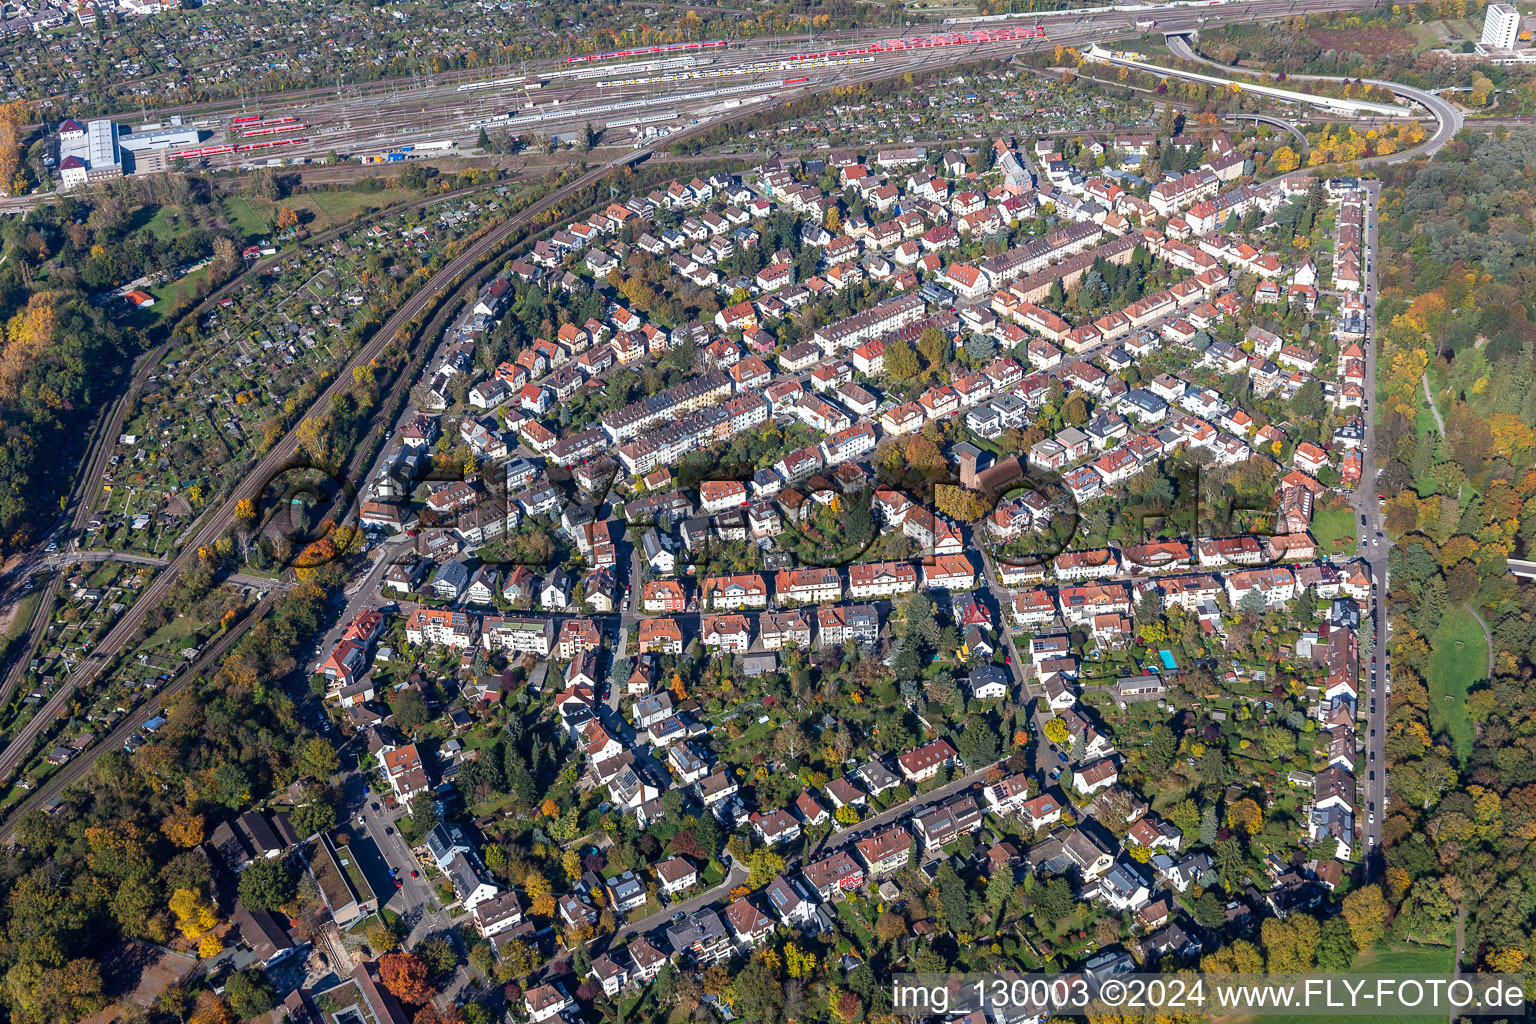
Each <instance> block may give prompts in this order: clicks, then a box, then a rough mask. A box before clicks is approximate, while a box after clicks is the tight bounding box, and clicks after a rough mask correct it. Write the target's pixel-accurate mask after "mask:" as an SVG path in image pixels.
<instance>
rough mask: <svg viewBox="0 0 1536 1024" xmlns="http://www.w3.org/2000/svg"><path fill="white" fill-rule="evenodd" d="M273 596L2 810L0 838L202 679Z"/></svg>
mask: <svg viewBox="0 0 1536 1024" xmlns="http://www.w3.org/2000/svg"><path fill="white" fill-rule="evenodd" d="M273 597H274V595H272V594H268V595H267V596H266V597H265V598H263V599H262V600H261V601H260V602H259V603H258V604H257V605H256V607H254V608H252V609H251V611H250V613H249V614H247V615H246V616H245V618H243V619H241V620H240V621H239V622H238V623H236V624H235V626H234V627H233V628H232V629H230V630H229V632H227V633H225V634H224V635H223V636H221V637H219V638H218V639H217V640H215V641H214V642H213V643H212V644H210V645H208V647H207V648H205V649H204V650H203V653H202V654H200V655H198V657H197V660H196V661H194V662H192V663H191V664H190V665H188V666H187V667H186V668H185V669H183V670H182V674H181V676H180V677H179V678H177V679H176V680H174V681H173V682H172V683H171V684H170V685H169V686H167V687H166V688H165V689H163V690H161V691H160V692H159V693H158V694H156V695H155V696H154V697H153V698H151V699H149V700H146V701H144V702H143V703H142V704H140V705H139V706H138V707H137V708H135V709H134V710H133V711H130V712H129V713H128V714H127V715H126V716H124V718H123V719H122V720H121V721H120V722H118V724H117V726H116V728H114V729H113V730H112V731H111V732H109V733H107V734H106V735H105V736H104V737H102V738H101V739H99V740H98V741H97V742H96V743H94V744H92V745H91V747H90V748H89V749H88V750H86V751H85V752H84V753H82V754H79V755H77V756H76V757H75V759H74V760H73V761H70V762H69V763H68V764H67V765H65V766H64V767H63V768H62V769H60V770H59V771H58V772H56V773H55V774H54V775H53V776H52V777H51V778H50V779H49V780H48V781H47V782H46V783H44V784H43V785H42V786H41V787H39V788H38V789H37V790H36V791H35V792H33V793H30V794H28V795H27V797H26V798H25V799H24V800H22V801H21V802H20V803H18V804H16V805H15V806H14V807H12V808H11V809H10V810H9V811H7V812H6V813H5V820H4V824H3V825H0V840H3V841H5V842H9V841H10V838H11V832H12V830H13V829H14V827H15V824H16V822H17V821H18V820H19V819H20V818H21V816H22V815H23V814H25V813H27V812H28V811H30V810H33V809H34V808H47V807H51V806H52V805H53V804H54V803H55V802H57V801H58V799H59V797H60V795H61V794H63V792H64V790H65V789H66V788H68V787H69V786H70V785H71V784H73V783H74V782H76V781H78V780H79V779H81V778H83V777H84V776H85V774H86V773H87V772H88V771H90V770H91V766H92V765H93V764H95V762H96V759H97V758H98V757H100V756H101V755H102V754H103V753H104V752H105V751H108V750H117V749H119V748H120V747H122V745H123V744H124V743H125V742H126V741H127V740H128V738H129V737H130V736H132V735H133V734H134V733H136V732H138V731H139V727H140V726H142V725H143V724H144V723H145V722H146V721H148V720H149V718H150V716H151V715H152V714H154V713H156V712H157V711H159V710H160V709H162V708H164V707H165V706H166V703H167V701H169V699H170V698H171V697H172V696H173V695H175V694H176V693H178V692H180V691H181V690H182V689H184V688H185V687H186V686H187V685H188V684H189V683H191V682H192V681H193V680H194V679H199V678H203V677H204V676H206V675H207V674H209V673H211V672H212V671H213V669H214V667H215V666H217V665H218V663H219V660H220V659H221V658H223V657H224V655H225V653H227V652H228V651H229V649H230V648H232V647H233V646H234V645H235V644H236V643H237V642H238V641H239V640H240V638H241V637H242V636H244V635H245V631H246V630H247V629H249V628H250V627H251V626H253V625H255V624H256V623H257V622H260V621H261V619H262V618H263V617H264V616H265V615H266V614H267V612H268V611H270V610H271V608H272V601H273Z"/></svg>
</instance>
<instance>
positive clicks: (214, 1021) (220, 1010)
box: [187, 989, 235, 1024]
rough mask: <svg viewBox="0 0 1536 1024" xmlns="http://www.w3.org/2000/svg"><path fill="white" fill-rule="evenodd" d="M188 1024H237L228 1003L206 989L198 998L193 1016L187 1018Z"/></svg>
mask: <svg viewBox="0 0 1536 1024" xmlns="http://www.w3.org/2000/svg"><path fill="white" fill-rule="evenodd" d="M187 1024H235V1014H234V1011H233V1010H231V1009H230V1008H229V1004H228V1003H226V1002H225V1001H224V1000H222V999H220V998H219V997H218V996H217V995H215V994H214V993H213V992H212V991H209V990H207V989H204V990H203V992H201V993H200V994H199V995H198V997H197V1005H196V1006H195V1007H193V1009H192V1016H191V1017H188V1018H187Z"/></svg>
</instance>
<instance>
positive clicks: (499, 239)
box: [0, 0, 1369, 803]
mask: <svg viewBox="0 0 1536 1024" xmlns="http://www.w3.org/2000/svg"><path fill="white" fill-rule="evenodd" d="M1361 6H1369V3H1365V2H1362V0H1332V7H1331V8H1330V9H1354V8H1358V7H1361ZM1297 9H1298V2H1297V0H1256V2H1254V3H1250V4H1247V5H1244V6H1243V7H1241V8H1237V7H1233V8H1223V9H1221V12H1222V14H1223V15H1231V16H1233V20H1252V19H1253V18H1254V17H1261V16H1279V15H1283V14H1285V13H1287V12H1290V11H1295V10H1297ZM1304 9H1309V10H1316V9H1318V6H1310V5H1309V6H1308V7H1307V8H1304ZM1239 11H1241V13H1242V15H1243V17H1242V18H1237V17H1236V15H1237V14H1238V12H1239ZM1118 17H1119V19H1120V20H1125V16H1124V15H1118ZM1104 30H1105V26H1103V25H1100V24H1098V23H1097V21H1094V22H1092V23H1091V24H1088V25H1084V26H1082V27H1081V28H1079V29H1077V30H1076V31H1073V32H1070V33H1067V34H1065V37H1063V36H1062V35H1058V36H1057V38H1055V39H1051V40H1048V41H1046V42H1044V43H1036V44H1032V45H1036V46H1038V45H1054V44H1055V43H1057V42H1071V41H1074V40H1079V39H1087V38H1091V37H1097V36H1100V35H1102V34H1103V32H1104ZM981 49H982V48H980V47H978V48H975V49H973V50H972V51H971V52H969V53H967V54H965V55H964V59H966V60H974V59H981V58H983V57H985V56H990V55H991V54H990V53H986V54H983V53H981V52H980V50H981ZM1008 49H1009V50H1010V51H1013V50H1016V49H1017V44H1016V43H1010V44H1008ZM919 63H922V62H919ZM910 64H911V58H907V59H904V60H901V61H897V62H896V63H895V64H892V65H883V66H878V67H875V68H871V69H870V70H869V71H867V72H865V73H862V74H858V75H852V76H847V77H843V76H839V77H838V78H835V79H833V80H832V81H830V82H819V83H811V84H808V85H806V86H802V87H797V88H795V89H792V90H789V93H788V94H789V95H796V96H799V95H809V94H813V93H815V92H819V91H825V90H826V89H830V88H832V87H834V86H840V85H847V84H852V83H855V82H863V81H875V80H879V79H884V78H890V77H894V76H896V75H899V74H902V73H904V72H905V71H907V70H910V69H911V68H910ZM759 109H760V108H758V107H746V108H743V109H742V110H741V112H740V113H737V114H734V115H732V116H730V117H721V118H710V119H706V120H704V121H702V122H701V123H700V124H698V125H694V126H691V127H689V128H687V129H684V130H683V131H680V132H676V133H674V134H672V135H671V136H669V137H668V138H667V139H666V140H665V142H666V144H667V145H668V146H671V145H674V144H676V143H679V142H683V141H687V139H688V138H690V137H691V136H693V135H695V134H702V133H704V132H707V131H710V130H713V129H715V128H717V127H719V126H720V125H721V124H724V123H728V122H729V121H731V120H733V119H735V118H737V117H740V116H743V115H746V114H753V113H756V112H757V111H758V110H759ZM577 116H580V115H579V114H578V115H577ZM659 145H660V143H655V144H652V145H651V146H648V147H645V148H643V149H639V150H636V151H634V152H633V153H629V154H625V155H622V156H619V157H616V158H614V159H613V160H610V161H608V162H607V163H605V164H603V165H601V166H599V167H597V168H594V169H593V170H590V171H588V172H586V173H585V174H583V175H581V176H580V177H578V178H576V179H574V180H573V181H571V182H569V183H567V184H566V185H564V186H562V187H561V188H559V189H556V190H555V191H554V192H551V193H550V194H549V195H547V196H544V197H542V198H541V199H539V200H537V201H535V202H534V203H533V204H531V205H530V206H529V207H528V208H527V209H525V210H523V211H522V212H520V213H519V214H517V215H516V216H514V217H513V218H511V219H510V220H508V221H507V223H505V224H503V225H501V226H499V227H498V228H496V229H494V230H493V231H491V232H489V233H487V234H486V235H485V236H484V237H483V238H481V239H479V240H478V241H476V242H475V243H473V244H472V245H471V246H470V247H469V248H468V249H466V250H465V251H464V252H462V253H460V254H459V255H458V256H457V257H455V258H454V259H453V260H452V261H451V262H450V263H449V264H448V265H447V266H445V267H444V268H443V269H442V270H440V271H439V272H438V275H437V278H436V279H435V280H443V281H447V282H449V287H452V288H454V289H457V288H459V287H461V286H462V285H463V283H464V278H465V275H473V274H474V273H476V272H477V271H478V269H479V268H480V267H481V265H482V264H483V263H484V261H485V260H486V259H488V258H489V257H490V255H491V254H492V253H493V252H496V251H499V250H500V249H501V248H502V247H503V246H505V245H506V243H507V242H508V240H509V239H510V238H511V237H512V236H513V235H514V233H516V232H520V231H522V230H524V229H525V228H527V227H528V226H529V225H530V224H532V223H533V222H534V221H535V220H536V219H537V218H538V217H540V216H542V215H543V214H545V213H547V212H549V211H551V210H554V209H556V208H557V207H558V206H559V205H560V204H561V203H563V202H564V201H565V200H567V199H569V198H572V197H574V196H576V195H577V194H579V193H580V192H581V191H582V190H583V189H585V188H586V187H587V186H589V185H592V184H594V183H596V182H598V181H600V180H602V179H603V178H605V177H607V176H608V175H610V174H613V173H616V172H618V171H621V170H623V169H624V168H626V167H632V166H633V165H635V164H638V163H640V162H643V161H644V160H646V159H648V158H649V157H650V156H651V155H652V154H653V153H654V151H655V150H656V149H657V148H658V147H659ZM446 297H447V296H446V294H445V292H444V289H443V288H441V287H437V288H434V287H431V286H430V285H429V286H427V287H424V288H423V289H422V290H421V291H419V292H418V293H417V294H416V295H414V296H412V297H411V298H410V299H408V300H407V301H406V302H405V303H404V304H403V305H402V306H401V308H400V309H399V310H398V311H397V312H396V313H395V314H394V316H392V317H390V319H389V320H388V321H386V323H385V324H384V325H383V326H382V327H381V328H380V329H379V330H378V331H377V332H376V333H375V335H374V337H373V339H372V340H370V341H369V342H368V343H367V344H365V345H364V346H363V347H362V348H361V349H360V350H359V351H358V352H357V353H356V354H355V355H354V356H353V357H352V359H351V360H350V361H349V362H348V364H347V365H346V366H345V367H344V368H343V369H342V370H341V371H340V372H339V373H338V374H337V375H336V376H335V378H334V379H333V382H332V383H331V385H330V386H329V387H327V388H326V389H325V391H324V392H322V393H321V394H320V395H319V396H318V397H317V398H316V399H315V401H314V402H313V403H312V404H311V405H310V407H309V409H308V410H306V417H307V415H308V414H309V413H312V412H313V411H314V410H316V409H324V408H326V407H328V405H329V402H330V400H331V398H332V397H333V396H334V395H336V394H338V393H339V392H340V390H341V389H342V388H343V386H344V385H345V383H346V382H347V381H349V380H350V379H351V376H352V374H351V373H350V372H349V371H351V370H352V369H353V368H355V367H358V366H362V365H365V364H366V363H368V362H370V361H371V360H373V359H374V358H375V357H376V356H378V355H379V354H380V353H381V352H382V351H383V350H384V349H385V348H386V347H387V346H388V345H389V344H390V343H392V342H393V341H394V340H396V337H397V335H399V334H400V333H401V332H402V331H403V329H404V328H405V326H406V325H407V324H409V323H410V322H412V321H413V320H414V319H415V318H416V317H417V316H419V315H420V314H421V313H422V312H424V311H425V310H426V309H427V308H428V306H429V305H430V304H431V303H433V302H435V301H439V300H440V299H444V298H446ZM302 422H303V419H302V418H301V419H300V420H299V421H298V422H297V423H295V425H294V427H293V428H292V429H290V430H289V431H288V432H287V434H285V435H284V436H283V438H282V439H280V441H279V442H278V443H277V444H276V445H274V446H273V448H272V451H271V453H270V454H268V455H267V456H266V457H264V458H263V459H261V460H259V461H258V462H257V463H256V464H255V465H254V466H252V467H250V469H249V470H248V471H247V472H246V473H245V475H244V476H243V477H242V479H241V481H240V483H239V484H237V485H236V487H235V488H234V489H233V491H232V493H231V494H230V495H229V496H228V497H227V499H226V500H225V502H224V503H223V504H222V505H220V506H218V507H217V508H216V509H214V510H211V511H210V512H209V513H207V514H206V519H205V521H204V522H203V524H202V525H201V526H200V527H198V528H197V530H196V532H195V533H194V534H193V536H192V537H190V538H189V539H188V542H187V543H186V544H185V545H184V546H183V547H182V549H181V551H180V553H179V554H178V555H176V557H175V558H174V559H173V560H172V561H171V563H170V564H169V566H167V569H166V571H164V572H162V573H161V574H160V575H159V576H157V577H156V579H155V580H154V581H153V582H152V583H150V584H149V586H147V587H146V588H145V590H144V592H143V593H142V594H141V595H140V597H139V599H138V600H137V601H136V602H135V603H134V605H133V606H132V608H130V609H129V610H128V611H127V612H126V613H125V614H124V616H123V618H122V619H121V620H120V621H119V622H118V623H117V625H115V626H114V627H113V628H112V629H111V630H110V631H109V632H108V633H107V635H106V636H105V637H104V638H103V639H102V641H101V642H100V643H99V644H98V645H97V648H96V651H95V652H93V655H92V657H91V658H90V659H88V660H89V661H93V662H96V663H97V664H94V665H91V666H90V667H82V668H80V669H77V670H76V671H75V672H73V673H71V674H70V676H69V677H68V678H66V679H65V681H64V682H63V683H62V684H60V686H59V688H58V689H57V690H56V691H55V693H54V695H53V696H52V697H51V698H50V699H49V700H48V701H47V703H46V704H45V705H44V706H43V707H42V708H40V709H39V710H38V712H37V713H36V714H35V715H34V716H33V718H32V719H31V720H30V721H29V722H28V723H27V724H26V726H24V727H23V729H22V730H21V732H20V733H18V735H17V736H16V738H15V739H14V740H13V741H12V742H11V743H10V744H9V745H8V746H6V747H5V748H4V750H3V751H0V778H4V779H10V778H12V777H13V776H14V774H15V772H16V771H17V770H18V768H19V767H20V765H21V764H22V763H24V761H25V759H26V758H27V757H29V756H30V755H31V753H32V750H33V748H34V747H35V745H36V742H37V739H38V737H39V736H40V735H42V733H43V731H44V730H45V729H47V728H48V727H49V726H50V725H51V723H52V722H54V721H55V720H56V719H57V717H58V715H59V713H60V711H62V710H63V708H64V707H65V706H66V705H67V703H68V701H69V699H70V698H71V697H72V696H73V694H74V693H75V691H76V690H78V689H79V688H81V687H83V686H88V685H90V684H91V683H92V682H94V681H95V679H96V678H97V677H98V676H99V674H100V672H101V670H102V666H104V665H105V664H106V663H107V662H108V661H109V660H110V659H111V658H112V657H113V656H115V655H116V654H117V653H118V652H119V651H121V650H122V648H123V647H124V646H125V644H126V643H127V641H128V640H129V639H130V638H131V636H132V635H133V633H134V632H135V630H136V629H137V628H138V625H139V623H141V622H142V620H143V617H144V615H145V614H147V613H148V610H149V609H151V608H153V607H155V605H156V604H157V603H158V602H159V601H160V600H161V599H162V598H163V597H164V596H165V595H166V593H167V592H168V591H169V589H170V587H171V585H172V584H173V583H174V581H175V580H176V579H177V578H178V577H179V575H180V573H181V572H182V570H184V569H185V568H186V567H187V565H188V564H189V562H190V560H191V559H192V558H194V557H195V555H196V551H197V549H198V548H199V547H201V546H202V545H204V544H209V543H212V542H213V541H214V540H216V539H217V538H218V537H219V536H220V535H221V534H222V532H223V530H224V528H225V526H226V524H227V523H228V522H229V521H230V520H231V518H232V516H233V512H234V508H235V506H236V505H237V504H238V503H239V502H240V501H241V500H243V499H245V498H252V499H259V497H260V494H261V492H262V491H263V490H264V489H265V487H266V486H267V484H268V483H269V482H270V480H271V479H272V478H273V475H274V474H276V473H277V472H279V471H280V470H281V469H282V468H284V467H285V466H286V465H287V464H288V462H289V459H290V455H291V453H292V452H293V451H295V450H296V449H297V447H298V437H299V428H300V426H301V425H302ZM77 514H78V513H77ZM266 600H270V598H268V599H266ZM268 607H269V606H268ZM265 610H266V609H265V608H263V607H262V606H260V605H258V608H257V610H256V612H253V614H252V615H250V616H248V617H247V618H246V619H245V620H242V621H243V622H246V623H249V622H253V621H255V620H256V619H257V618H258V617H259V614H264V613H265ZM229 643H230V644H232V643H233V640H232V639H230V640H229ZM228 646H229V644H224V645H216V647H217V649H218V650H220V651H223V650H227V649H228ZM213 650H214V648H210V651H205V652H204V653H205V655H206V654H208V653H210V652H211V651H213ZM199 660H200V661H201V659H199ZM188 678H190V674H189V676H188ZM95 756H96V755H92V756H91V757H82V758H78V759H77V762H79V763H80V764H81V767H80V768H79V769H78V771H81V772H83V771H84V770H85V766H86V765H88V764H90V763H91V761H93V760H94V757H95ZM62 774H63V773H61V775H62ZM64 784H65V785H67V782H66V783H64ZM45 788H46V787H45ZM59 791H60V792H62V786H61V787H60V790H59ZM40 792H41V791H40ZM29 799H30V798H29ZM23 803H25V801H24V802H23Z"/></svg>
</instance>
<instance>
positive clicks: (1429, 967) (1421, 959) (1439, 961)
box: [1222, 946, 1454, 1024]
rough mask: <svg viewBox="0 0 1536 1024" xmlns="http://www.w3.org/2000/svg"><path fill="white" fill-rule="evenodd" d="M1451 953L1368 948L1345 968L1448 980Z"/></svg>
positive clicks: (1386, 1017)
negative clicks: (1350, 965) (1351, 965)
mask: <svg viewBox="0 0 1536 1024" xmlns="http://www.w3.org/2000/svg"><path fill="white" fill-rule="evenodd" d="M1453 956H1454V950H1453V949H1452V948H1451V947H1450V946H1429V947H1422V946H1404V947H1402V948H1399V949H1385V950H1383V949H1370V950H1367V951H1366V952H1364V953H1362V954H1360V957H1359V958H1358V959H1357V960H1356V961H1355V963H1354V966H1353V967H1351V968H1350V969H1349V973H1350V974H1388V975H1393V976H1395V977H1401V978H1449V977H1450V976H1451V960H1452V958H1453ZM1445 1018H1446V1015H1445V1014H1444V1013H1438V1014H1422V1015H1416V1016H1406V1015H1403V1016H1399V1015H1396V1014H1374V1015H1372V1017H1371V1019H1372V1020H1377V1021H1390V1022H1392V1024H1398V1022H1407V1021H1412V1022H1415V1024H1417V1022H1419V1021H1430V1020H1439V1021H1443V1020H1445ZM1339 1019H1340V1018H1339V1015H1338V1014H1328V1013H1317V1014H1301V1015H1295V1016H1293V1015H1291V1014H1286V1015H1284V1016H1280V1015H1277V1014H1269V1015H1255V1016H1252V1017H1242V1018H1238V1017H1223V1018H1222V1020H1224V1021H1228V1022H1235V1021H1238V1020H1244V1021H1266V1022H1267V1021H1276V1022H1280V1021H1284V1022H1285V1024H1334V1022H1336V1021H1338V1020H1339Z"/></svg>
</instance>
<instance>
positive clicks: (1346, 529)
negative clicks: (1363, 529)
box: [1312, 505, 1358, 555]
mask: <svg viewBox="0 0 1536 1024" xmlns="http://www.w3.org/2000/svg"><path fill="white" fill-rule="evenodd" d="M1312 536H1313V537H1314V538H1315V539H1316V540H1317V550H1318V551H1319V552H1320V553H1321V554H1323V555H1339V554H1344V555H1348V554H1352V553H1353V552H1354V550H1355V542H1356V540H1357V539H1358V534H1357V533H1356V532H1355V512H1354V509H1352V508H1350V507H1349V506H1347V505H1346V506H1345V507H1343V508H1329V509H1323V510H1322V511H1320V512H1318V513H1316V514H1315V515H1313V517H1312Z"/></svg>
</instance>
